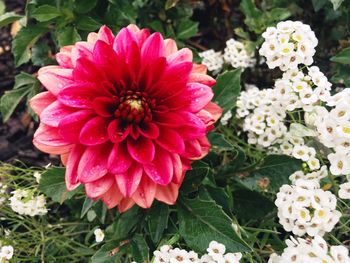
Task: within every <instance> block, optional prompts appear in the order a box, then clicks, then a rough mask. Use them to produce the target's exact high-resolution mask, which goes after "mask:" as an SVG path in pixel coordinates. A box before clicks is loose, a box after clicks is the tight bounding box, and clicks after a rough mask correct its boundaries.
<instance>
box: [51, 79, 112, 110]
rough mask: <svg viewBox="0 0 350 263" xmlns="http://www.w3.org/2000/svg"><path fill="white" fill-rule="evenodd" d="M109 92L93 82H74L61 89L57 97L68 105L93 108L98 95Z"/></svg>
mask: <svg viewBox="0 0 350 263" xmlns="http://www.w3.org/2000/svg"><path fill="white" fill-rule="evenodd" d="M101 95H105V96H108V95H109V93H108V92H106V91H105V89H101V88H100V87H98V86H97V85H95V84H93V83H74V84H72V85H69V86H67V87H66V88H65V89H63V90H61V91H60V93H59V94H58V97H57V99H58V100H59V101H60V102H61V103H63V104H64V105H66V106H69V107H73V108H81V109H91V108H92V106H93V105H92V102H93V100H94V99H95V98H96V96H101Z"/></svg>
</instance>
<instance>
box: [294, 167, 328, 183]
mask: <svg viewBox="0 0 350 263" xmlns="http://www.w3.org/2000/svg"><path fill="white" fill-rule="evenodd" d="M327 175H328V168H327V166H326V165H323V166H322V167H321V168H320V169H319V170H315V171H312V172H304V171H296V172H294V173H292V174H291V175H290V176H289V180H291V182H292V183H293V184H294V183H295V182H296V181H297V180H299V179H303V180H316V181H319V180H321V179H322V178H325V177H327Z"/></svg>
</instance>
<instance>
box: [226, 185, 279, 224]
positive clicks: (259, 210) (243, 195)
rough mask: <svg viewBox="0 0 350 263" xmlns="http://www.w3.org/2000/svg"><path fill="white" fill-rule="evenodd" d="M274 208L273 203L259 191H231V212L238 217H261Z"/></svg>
mask: <svg viewBox="0 0 350 263" xmlns="http://www.w3.org/2000/svg"><path fill="white" fill-rule="evenodd" d="M274 209H275V205H274V203H273V202H271V200H269V199H268V198H266V197H265V196H263V195H262V194H261V193H258V192H255V191H251V190H248V189H238V190H236V191H234V192H233V212H234V213H235V215H236V216H237V218H239V219H243V220H251V219H253V220H256V219H261V218H263V217H264V216H266V215H267V214H268V213H271V212H272V211H274Z"/></svg>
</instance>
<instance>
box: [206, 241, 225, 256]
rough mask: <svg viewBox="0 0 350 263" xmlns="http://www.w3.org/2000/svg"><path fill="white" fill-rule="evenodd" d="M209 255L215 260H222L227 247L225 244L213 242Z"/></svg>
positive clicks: (209, 248)
mask: <svg viewBox="0 0 350 263" xmlns="http://www.w3.org/2000/svg"><path fill="white" fill-rule="evenodd" d="M207 251H208V255H209V256H211V257H212V258H213V259H214V260H216V259H217V258H221V257H222V256H223V255H224V254H225V251H226V247H225V246H224V245H223V244H220V243H218V242H216V241H211V242H210V243H209V247H208V248H207Z"/></svg>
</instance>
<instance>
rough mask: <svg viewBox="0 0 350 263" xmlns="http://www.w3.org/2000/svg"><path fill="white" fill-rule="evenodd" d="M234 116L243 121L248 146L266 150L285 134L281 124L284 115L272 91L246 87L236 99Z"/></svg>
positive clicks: (281, 106) (276, 96)
mask: <svg viewBox="0 0 350 263" xmlns="http://www.w3.org/2000/svg"><path fill="white" fill-rule="evenodd" d="M236 114H237V118H242V119H244V120H243V130H244V131H246V132H248V143H249V144H257V145H258V146H260V147H264V148H267V147H269V146H271V145H273V144H274V143H276V142H278V141H279V140H280V139H281V138H282V137H283V136H284V134H285V133H286V132H287V127H286V126H285V125H284V123H283V121H284V119H285V117H286V113H285V111H284V108H283V105H281V103H280V100H279V98H278V94H277V93H276V92H275V91H274V90H273V89H263V90H259V89H258V88H257V87H255V86H248V88H247V90H246V91H243V92H241V95H240V96H239V98H238V101H237V112H236Z"/></svg>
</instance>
